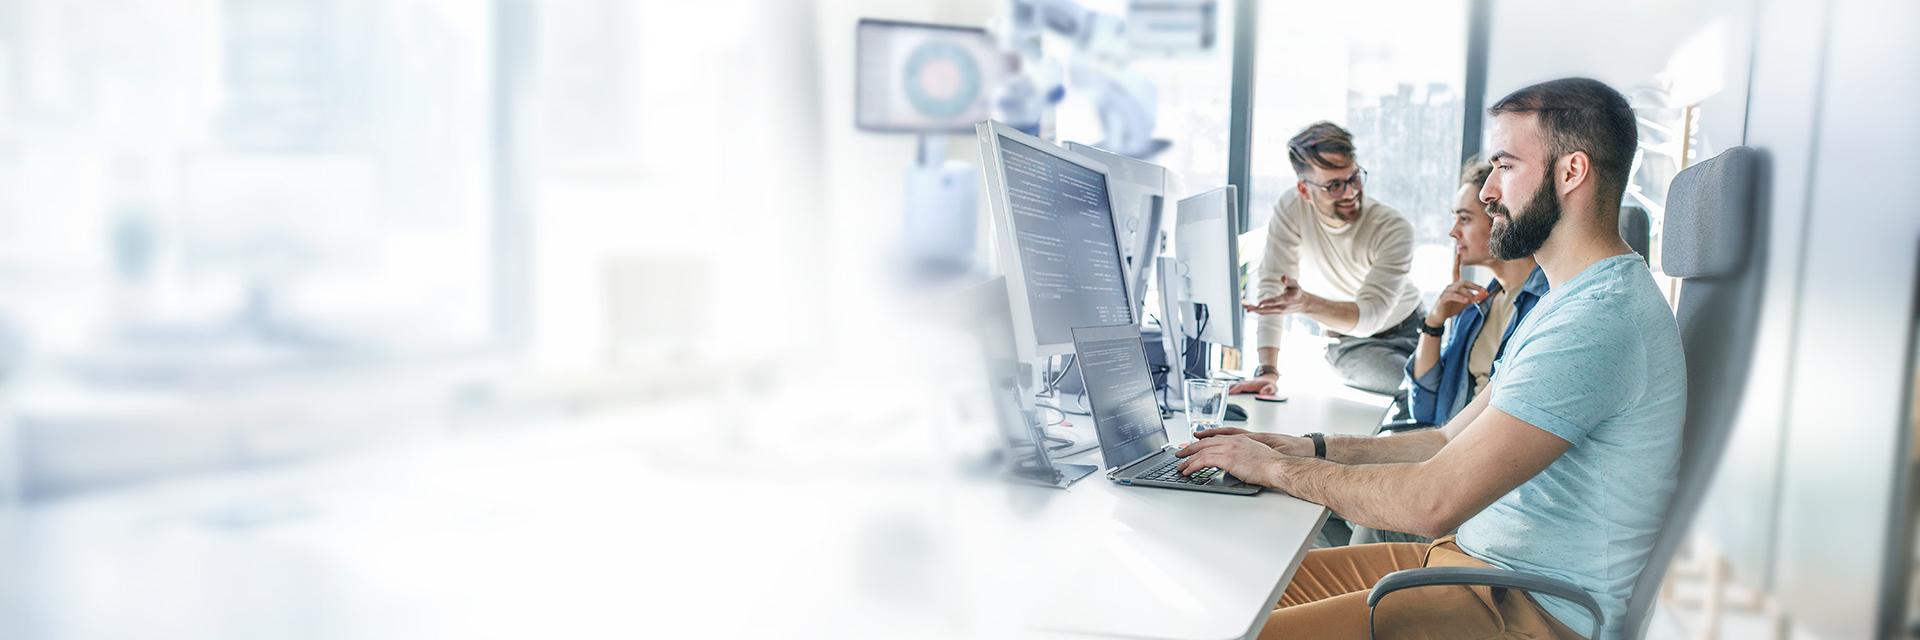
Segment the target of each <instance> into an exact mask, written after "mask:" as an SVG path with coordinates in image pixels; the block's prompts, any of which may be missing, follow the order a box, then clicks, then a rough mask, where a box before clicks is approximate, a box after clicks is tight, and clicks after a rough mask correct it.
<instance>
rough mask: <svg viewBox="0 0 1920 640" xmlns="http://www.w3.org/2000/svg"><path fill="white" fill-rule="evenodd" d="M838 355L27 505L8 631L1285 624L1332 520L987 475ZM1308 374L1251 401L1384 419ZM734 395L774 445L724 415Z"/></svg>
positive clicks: (1281, 507) (1083, 629)
mask: <svg viewBox="0 0 1920 640" xmlns="http://www.w3.org/2000/svg"><path fill="white" fill-rule="evenodd" d="M820 378H821V380H822V381H821V383H820V384H821V386H819V387H815V388H795V389H792V390H790V391H787V392H782V393H781V394H779V395H768V394H767V393H766V392H764V391H762V392H760V393H761V395H757V396H753V397H750V398H747V397H724V396H723V397H719V398H710V399H702V400H698V401H688V402H681V403H676V404H672V405H667V404H661V405H656V406H650V407H644V408H642V409H641V410H639V411H636V412H635V413H634V414H631V415H609V416H605V417H601V418H596V419H592V420H588V421H585V423H582V424H554V425H548V426H545V427H542V428H537V429H529V430H525V431H512V432H501V433H487V434H476V435H473V436H468V437H465V438H460V439H453V440H448V441H446V442H443V443H440V444H435V445H430V446H421V447H414V448H403V449H397V450H392V451H387V452H380V453H376V454H371V455H365V456H354V457H349V458H342V459H335V460H328V461H322V462H318V463H315V464H311V465H296V466H289V467H281V468H273V469H264V470H260V471H253V472H235V473H231V474H222V475H217V476H210V477H198V478H183V479H180V480H178V481H172V482H166V483H158V484H153V485H147V486H141V487H136V488H132V489H128V490H125V491H120V492H113V493H106V494H100V495H95V496H87V497H84V498H77V499H71V500H63V501H58V502H54V503H49V504H37V505H30V506H27V507H24V508H20V509H15V510H11V511H9V510H4V509H0V568H4V570H0V637H31V638H49V639H61V638H102V637H181V638H188V637H190V638H263V637H327V638H335V637H338V638H442V637H458V638H525V637H583V638H602V637H782V638H836V639H839V638H868V637H871V638H906V637H911V638H942V637H952V638H987V637H991V638H1004V637H1026V636H1043V637H1047V636H1052V637H1059V636H1073V637H1089V636H1099V635H1116V634H1118V635H1127V636H1132V637H1162V638H1207V639H1222V638H1232V637H1240V636H1244V635H1246V634H1248V633H1249V632H1251V631H1252V630H1254V629H1256V628H1257V626H1256V625H1257V624H1259V621H1260V620H1261V619H1262V616H1264V615H1265V612H1266V611H1267V610H1268V609H1269V608H1270V607H1271V605H1272V603H1273V602H1274V601H1275V599H1276V598H1277V595H1278V593H1279V591H1280V590H1281V589H1282V588H1283V587H1284V585H1285V584H1286V582H1287V580H1288V579H1289V578H1290V576H1291V573H1292V571H1293V568H1294V567H1295V566H1296V565H1297V563H1298V561H1299V555H1300V552H1301V550H1302V549H1303V548H1304V547H1305V546H1306V545H1307V544H1308V540H1309V539H1310V538H1311V537H1312V535H1313V532H1314V531H1315V529H1317V528H1318V527H1319V526H1320V523H1321V522H1322V520H1323V519H1324V517H1325V510H1324V509H1322V508H1320V507H1318V506H1316V505H1312V504H1308V503H1305V502H1301V501H1299V500H1295V499H1292V498H1289V497H1287V496H1283V495H1279V494H1275V493H1266V494H1262V495H1259V496H1255V497H1242V496H1229V495H1215V494H1206V493H1200V492H1189V491H1174V490H1165V489H1150V488H1135V487H1118V486H1114V485H1112V484H1111V483H1109V482H1108V481H1107V480H1105V479H1104V478H1103V477H1099V476H1095V477H1090V478H1088V479H1086V480H1083V481H1081V482H1080V483H1079V484H1076V485H1075V486H1073V487H1072V488H1071V489H1069V490H1066V491H1060V490H1053V489H1044V488H1038V487H1014V486H1009V485H1006V484H1003V483H998V482H984V481H980V480H979V479H978V477H977V476H968V475H966V474H957V473H956V465H954V463H953V455H952V454H953V452H954V447H955V445H956V444H957V441H958V440H961V439H966V438H970V437H971V435H984V434H986V433H989V432H990V429H989V428H988V427H985V426H982V425H971V426H966V427H965V428H963V426H961V425H952V426H941V425H933V426H931V427H929V428H925V429H903V428H900V427H899V426H898V424H899V423H900V421H901V420H905V419H907V418H909V417H911V416H906V415H904V414H898V413H897V412H895V411H894V410H893V408H890V407H873V408H870V409H869V410H868V411H865V412H862V413H861V415H862V416H866V417H867V418H868V419H867V420H865V421H863V422H857V423H849V422H848V421H847V419H846V418H845V416H846V412H845V411H843V410H841V409H840V408H839V407H838V406H835V405H826V406H823V405H822V404H821V403H820V402H819V401H818V398H820V397H823V396H825V395H826V394H828V393H830V392H831V391H832V390H833V389H834V387H833V386H832V385H835V384H841V381H839V380H834V379H832V378H831V377H830V376H820ZM908 379H909V380H919V379H920V378H912V377H910V378H908ZM1292 396H1293V398H1292V400H1291V401H1290V402H1288V403H1285V404H1267V403H1259V402H1257V401H1254V400H1252V399H1250V398H1244V397H1243V398H1237V399H1236V400H1235V401H1234V402H1236V403H1239V404H1243V405H1245V406H1246V408H1247V409H1248V410H1249V411H1250V412H1251V413H1252V418H1253V420H1252V422H1251V427H1250V428H1254V429H1261V430H1272V431H1281V432H1289V433H1302V432H1306V431H1314V430H1322V431H1327V432H1330V433H1364V432H1366V431H1367V430H1368V429H1370V428H1371V425H1372V424H1374V423H1376V422H1377V421H1378V417H1379V414H1380V409H1381V407H1382V406H1383V402H1382V401H1381V400H1380V399H1378V398H1374V397H1371V396H1367V395H1365V394H1360V393H1358V392H1345V391H1341V390H1339V389H1304V388H1303V389H1296V390H1293V391H1292ZM907 404H908V405H911V404H912V403H911V402H908V403H907ZM922 404H924V403H922ZM749 406H751V407H760V408H764V413H754V412H749V411H745V410H743V409H742V407H749ZM723 409H724V410H727V411H730V412H732V413H731V414H730V417H729V420H730V421H734V422H739V423H744V424H754V425H759V426H758V427H757V429H758V431H756V432H754V433H757V434H759V439H757V440H755V439H750V438H746V437H744V436H740V435H732V436H730V435H728V433H730V432H728V431H726V430H722V429H719V428H717V427H715V426H713V417H714V416H715V415H718V413H719V411H721V410H723ZM806 411H816V412H818V413H819V414H820V415H821V416H823V417H824V419H822V420H817V421H808V420H806V419H805V417H804V415H803V414H804V413H805V412H806ZM808 425H816V426H808ZM976 426H977V427H979V429H980V431H978V432H977V434H976V433H975V432H974V431H973V430H972V427H976ZM1183 428H1184V427H1183V426H1182V425H1178V424H1176V425H1175V426H1174V430H1175V432H1176V433H1178V432H1180V431H1181V430H1182V429H1183ZM732 433H735V434H741V433H747V432H746V431H736V432H732ZM767 434H773V435H775V436H780V437H784V438H787V440H775V439H774V438H771V437H767ZM963 436H965V437H966V438H963ZM769 442H772V443H773V444H768V443H769ZM847 443H859V446H857V447H851V446H848V444H847ZM1091 457H1092V456H1087V457H1086V458H1091ZM821 460H826V461H828V462H830V464H829V465H827V466H826V468H825V469H824V473H823V469H822V465H821V464H820V461H821Z"/></svg>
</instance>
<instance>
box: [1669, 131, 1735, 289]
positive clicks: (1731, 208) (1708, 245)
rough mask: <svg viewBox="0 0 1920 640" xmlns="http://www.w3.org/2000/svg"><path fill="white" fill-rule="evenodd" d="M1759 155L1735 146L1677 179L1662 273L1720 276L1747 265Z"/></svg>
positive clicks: (1671, 188) (1671, 198)
mask: <svg viewBox="0 0 1920 640" xmlns="http://www.w3.org/2000/svg"><path fill="white" fill-rule="evenodd" d="M1758 157H1759V154H1758V153H1757V152H1755V151H1754V150H1753V149H1752V148H1749V147H1734V148H1731V149H1728V150H1726V151H1724V152H1721V154H1720V155H1718V156H1714V157H1713V158H1710V159H1708V160H1707V161H1705V162H1701V163H1700V164H1696V165H1693V166H1691V167H1687V168H1686V170H1684V171H1681V172H1680V175H1677V176H1674V178H1673V184H1672V185H1671V186H1669V187H1667V213H1666V220H1665V222H1664V225H1663V226H1664V229H1663V233H1664V235H1663V237H1662V238H1661V240H1660V250H1661V255H1660V261H1661V270H1662V271H1665V272H1666V273H1667V275H1669V276H1673V277H1676V278H1717V277H1722V276H1728V275H1732V274H1735V273H1737V272H1739V270H1740V267H1741V266H1743V265H1745V264H1746V261H1747V255H1748V249H1749V247H1748V246H1747V245H1748V240H1747V238H1748V237H1750V236H1749V235H1748V231H1749V226H1750V225H1751V224H1752V217H1753V176H1754V169H1755V167H1757V166H1758V165H1759V159H1758Z"/></svg>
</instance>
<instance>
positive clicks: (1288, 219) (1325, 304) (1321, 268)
mask: <svg viewBox="0 0 1920 640" xmlns="http://www.w3.org/2000/svg"><path fill="white" fill-rule="evenodd" d="M1287 159H1288V160H1289V161H1290V162H1291V163H1292V164H1293V172H1294V175H1295V176H1297V177H1298V178H1299V181H1298V182H1297V183H1295V185H1294V191H1293V192H1292V193H1288V194H1287V195H1286V196H1284V197H1282V198H1281V199H1280V202H1279V203H1277V204H1275V205H1274V207H1273V220H1272V221H1271V222H1268V223H1267V249H1266V258H1265V259H1263V260H1262V261H1261V263H1260V282H1259V288H1258V291H1257V292H1256V293H1257V295H1258V300H1259V302H1257V303H1252V304H1247V305H1246V309H1247V310H1248V311H1252V312H1254V313H1258V314H1260V315H1261V316H1262V317H1261V318H1260V325H1259V326H1260V328H1259V333H1258V342H1257V344H1258V345H1259V348H1260V366H1259V368H1257V369H1255V370H1254V377H1253V378H1252V379H1249V380H1247V381H1245V382H1242V383H1240V384H1237V385H1234V387H1233V389H1232V391H1233V393H1255V394H1260V395H1273V394H1276V393H1278V388H1277V386H1276V382H1277V381H1278V379H1279V375H1280V374H1279V370H1278V369H1276V368H1275V365H1276V363H1278V361H1279V359H1280V335H1281V333H1282V331H1283V329H1284V327H1285V320H1286V315H1287V314H1301V315H1305V316H1307V317H1309V318H1312V319H1313V320H1314V321H1315V322H1318V323H1319V324H1320V326H1321V327H1323V328H1325V329H1326V330H1327V331H1328V332H1329V333H1330V334H1331V335H1333V336H1334V337H1335V338H1336V342H1335V343H1334V344H1331V345H1328V347H1327V352H1326V357H1327V362H1329V363H1331V364H1332V365H1333V368H1334V370H1335V371H1337V372H1338V373H1339V375H1340V377H1341V378H1342V381H1344V382H1346V383H1347V384H1348V385H1349V386H1353V387H1355V388H1359V389H1364V390H1367V391H1371V392H1374V393H1381V394H1392V393H1394V392H1395V390H1396V389H1398V388H1399V386H1400V379H1401V372H1402V370H1403V369H1404V368H1405V367H1406V365H1407V359H1408V358H1409V357H1410V356H1412V355H1413V351H1414V347H1415V346H1417V344H1418V342H1419V337H1420V327H1419V325H1420V314H1418V313H1415V311H1417V310H1418V307H1419V306H1420V291H1419V289H1418V288H1416V287H1415V286H1414V284H1413V280H1412V279H1411V278H1410V277H1408V272H1409V271H1411V270H1412V267H1413V225H1412V224H1409V223H1408V222H1407V219H1406V218H1404V217H1401V215H1400V212H1399V211H1395V210H1394V209H1393V207H1389V206H1387V205H1385V204H1381V203H1380V202H1378V201H1375V200H1370V199H1368V198H1366V194H1365V189H1366V180H1367V170H1366V169H1365V168H1362V167H1361V166H1360V163H1359V158H1358V157H1357V156H1356V154H1355V153H1354V148H1353V134H1350V133H1348V132H1347V130H1346V129H1342V128H1340V127H1339V126H1338V125H1335V124H1333V123H1331V122H1316V123H1314V124H1312V125H1310V126H1308V127H1307V128H1306V129H1305V130H1302V131H1301V132H1300V133H1299V134H1298V135H1295V136H1294V137H1293V139H1292V140H1289V141H1287ZM1303 261H1304V262H1305V263H1306V264H1307V266H1308V267H1310V268H1308V269H1306V270H1304V272H1303V270H1302V269H1301V263H1302V262H1303Z"/></svg>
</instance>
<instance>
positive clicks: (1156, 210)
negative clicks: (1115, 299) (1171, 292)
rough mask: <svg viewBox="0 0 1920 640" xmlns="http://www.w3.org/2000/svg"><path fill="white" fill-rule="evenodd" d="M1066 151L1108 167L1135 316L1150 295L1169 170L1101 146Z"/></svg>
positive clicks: (1077, 145) (1078, 146)
mask: <svg viewBox="0 0 1920 640" xmlns="http://www.w3.org/2000/svg"><path fill="white" fill-rule="evenodd" d="M1066 147H1067V150H1068V151H1072V152H1075V153H1079V154H1082V155H1085V156H1087V157H1090V158H1093V159H1095V160H1099V161H1100V163H1101V164H1104V165H1106V166H1107V176H1108V177H1109V178H1111V181H1110V182H1109V183H1108V184H1107V188H1108V190H1109V191H1111V192H1112V193H1113V219H1114V221H1115V226H1117V227H1118V228H1119V229H1120V239H1121V241H1122V243H1123V244H1121V245H1120V249H1121V261H1122V262H1124V263H1125V264H1126V266H1127V288H1128V291H1129V293H1131V294H1132V295H1133V304H1134V305H1135V306H1134V308H1133V314H1134V316H1136V317H1138V316H1140V315H1141V308H1140V305H1142V304H1145V303H1144V302H1143V301H1144V300H1146V297H1147V277H1148V274H1150V273H1152V272H1153V258H1154V256H1156V255H1158V254H1159V253H1160V225H1161V219H1162V213H1163V210H1164V209H1165V204H1166V201H1167V169H1166V167H1162V166H1160V165H1157V164H1154V163H1151V162H1147V161H1144V160H1138V159H1135V158H1132V157H1129V156H1125V155H1121V154H1118V153H1114V152H1111V151H1107V150H1105V149H1101V148H1099V147H1094V146H1089V145H1084V144H1080V143H1078V142H1069V143H1067V144H1066Z"/></svg>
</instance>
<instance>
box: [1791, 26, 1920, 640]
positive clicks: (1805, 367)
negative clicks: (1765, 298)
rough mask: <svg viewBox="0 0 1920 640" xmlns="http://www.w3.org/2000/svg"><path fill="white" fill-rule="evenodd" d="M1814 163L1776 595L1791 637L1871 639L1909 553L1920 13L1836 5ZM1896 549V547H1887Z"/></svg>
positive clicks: (1919, 240)
mask: <svg viewBox="0 0 1920 640" xmlns="http://www.w3.org/2000/svg"><path fill="white" fill-rule="evenodd" d="M1832 7H1833V8H1832V16H1831V28H1830V30H1829V37H1828V40H1827V46H1826V60H1825V63H1824V65H1823V69H1824V74H1823V78H1822V90H1821V92H1820V102H1819V117H1818V120H1817V121H1816V123H1815V127H1816V129H1815V132H1816V136H1817V137H1816V139H1815V147H1814V150H1813V156H1812V162H1811V172H1810V177H1811V183H1810V186H1811V190H1810V191H1809V193H1808V197H1807V203H1808V215H1807V225H1806V228H1805V240H1804V242H1805V246H1806V264H1805V268H1804V269H1805V270H1804V273H1803V274H1802V275H1801V282H1802V285H1801V288H1800V294H1801V303H1800V305H1799V317H1800V321H1799V322H1798V323H1797V326H1796V328H1795V339H1794V345H1793V349H1794V351H1793V381H1792V383H1791V385H1790V389H1791V391H1790V395H1789V397H1788V406H1787V424H1788V429H1787V439H1786V442H1785V446H1786V455H1785V456H1784V457H1783V458H1782V461H1783V465H1782V473H1784V474H1785V481H1784V482H1783V483H1782V484H1781V487H1782V493H1781V496H1780V498H1781V500H1780V515H1779V527H1780V534H1779V535H1780V539H1779V543H1778V547H1777V550H1776V561H1777V562H1778V566H1777V568H1776V571H1777V573H1776V578H1775V585H1774V589H1775V590H1776V592H1777V594H1778V598H1779V601H1780V602H1781V603H1782V604H1783V605H1784V606H1785V607H1786V608H1787V609H1788V611H1789V613H1790V615H1791V616H1792V619H1793V622H1794V623H1795V625H1796V627H1797V628H1798V630H1800V631H1801V632H1803V633H1805V634H1808V635H1811V636H1813V637H1821V638H1864V637H1869V636H1875V637H1881V636H1883V635H1890V634H1883V633H1882V632H1883V631H1889V630H1890V629H1881V628H1878V627H1876V626H1875V623H1876V621H1878V620H1880V619H1881V617H1882V616H1883V615H1890V611H1894V610H1897V608H1896V607H1895V606H1894V605H1896V604H1897V603H1889V602H1883V598H1885V597H1887V596H1889V595H1891V592H1890V591H1888V590H1885V589H1884V587H1885V586H1886V582H1885V581H1888V580H1905V579H1906V578H1907V576H1899V575H1889V573H1890V572H1891V571H1893V570H1894V569H1895V568H1897V567H1900V566H1901V563H1897V562H1894V561H1892V559H1893V558H1894V557H1896V556H1898V555H1904V554H1910V553H1912V551H1911V548H1910V547H1909V546H1908V545H1910V542H1909V541H1890V540H1889V524H1890V519H1891V518H1893V517H1895V514H1902V515H1904V508H1903V506H1904V505H1899V504H1898V503H1896V501H1895V498H1896V494H1895V491H1894V488H1895V486H1896V482H1897V481H1899V480H1900V479H1901V478H1902V476H1903V474H1901V473H1899V470H1900V469H1901V468H1902V467H1903V466H1904V464H1905V461H1906V455H1907V454H1906V451H1907V449H1906V446H1907V443H1906V438H1904V437H1903V434H1904V433H1905V429H1904V425H1902V424H1901V422H1902V419H1903V417H1904V416H1905V414H1906V412H1905V410H1904V409H1905V407H1904V406H1903V405H1904V404H1905V402H1906V401H1907V398H1908V393H1907V392H1908V390H1909V389H1911V386H1910V385H1911V384H1912V383H1911V381H1910V380H1908V379H1907V378H1906V375H1907V372H1908V369H1907V365H1908V360H1909V358H1910V357H1911V356H1912V353H1913V351H1912V343H1911V340H1912V337H1913V336H1912V332H1913V331H1914V325H1913V320H1914V318H1913V315H1912V314H1913V309H1914V306H1913V305H1914V299H1913V298H1914V288H1915V282H1916V276H1915V268H1916V265H1917V264H1920V252H1917V251H1916V250H1920V181H1916V180H1914V179H1913V177H1912V171H1913V167H1915V166H1920V120H1916V119H1915V118H1914V116H1913V114H1915V113H1920V73H1915V71H1914V68H1913V64H1914V61H1916V60H1920V39H1916V37H1915V36H1920V4H1915V3H1912V2H1903V1H1889V2H1875V1H1873V0H1836V1H1835V2H1833V3H1832ZM1890 543H1892V544H1890Z"/></svg>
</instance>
